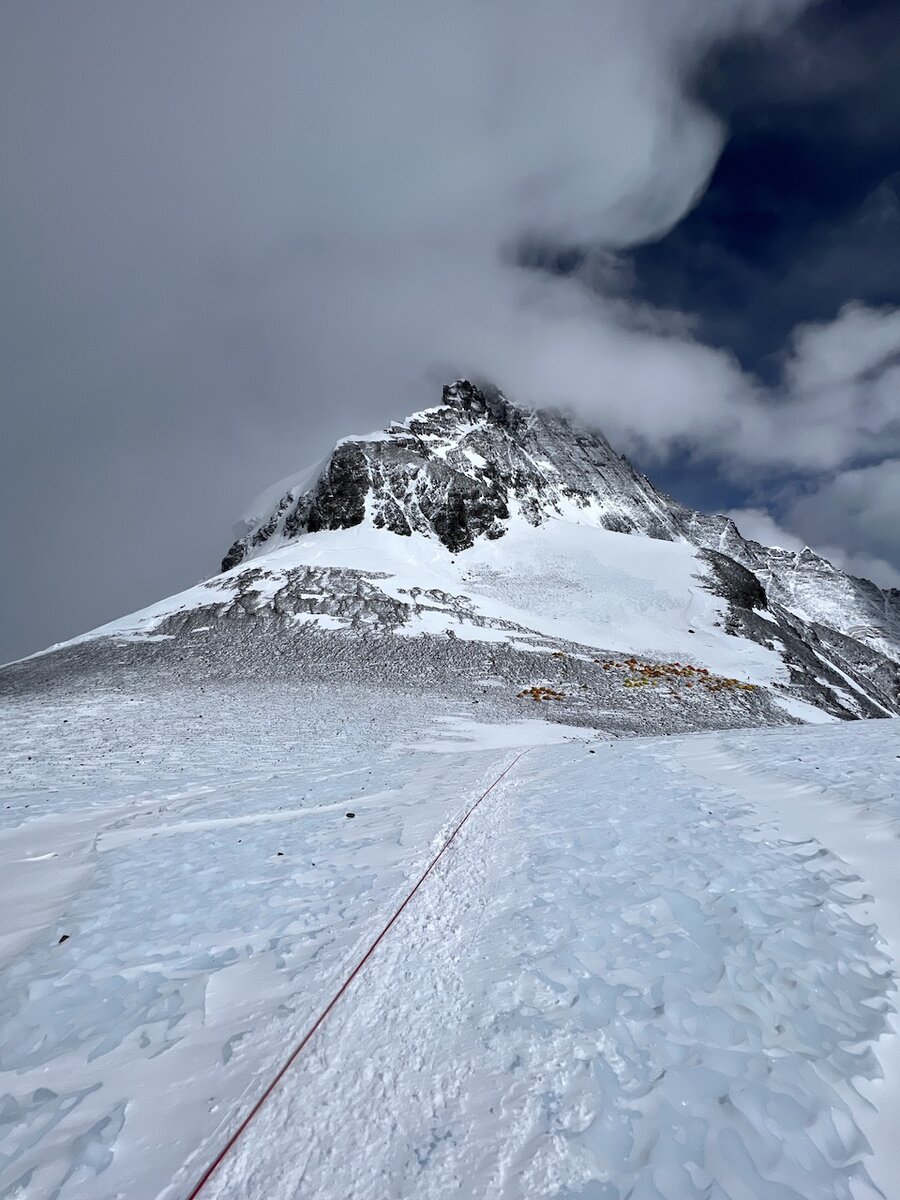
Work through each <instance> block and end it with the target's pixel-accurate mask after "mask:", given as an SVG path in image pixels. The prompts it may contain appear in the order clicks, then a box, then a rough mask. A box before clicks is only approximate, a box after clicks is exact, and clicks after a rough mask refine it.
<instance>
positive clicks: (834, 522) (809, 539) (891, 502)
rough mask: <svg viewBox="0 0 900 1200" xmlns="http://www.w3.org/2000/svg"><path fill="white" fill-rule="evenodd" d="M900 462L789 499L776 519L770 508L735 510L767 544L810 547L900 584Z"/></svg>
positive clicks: (746, 528) (748, 531) (848, 567)
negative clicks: (899, 513) (899, 516)
mask: <svg viewBox="0 0 900 1200" xmlns="http://www.w3.org/2000/svg"><path fill="white" fill-rule="evenodd" d="M898 512H900V462H897V461H896V460H895V461H890V462H883V463H879V464H878V465H877V466H873V467H865V468H862V469H859V470H851V471H846V472H842V473H841V474H839V475H837V476H835V477H833V478H832V479H829V480H826V481H822V482H819V483H818V484H816V485H814V487H813V490H811V491H810V492H808V493H807V494H805V495H803V496H801V497H799V498H795V499H794V500H793V501H791V502H789V503H788V504H787V505H786V506H785V507H784V511H783V512H782V513H781V515H780V516H779V518H778V519H777V520H776V518H775V517H774V516H773V515H772V513H770V512H769V511H768V510H767V509H763V508H759V507H749V508H740V509H732V510H730V511H729V512H728V513H726V516H729V517H731V519H732V520H733V521H734V523H735V525H737V527H738V529H739V530H740V531H741V533H742V534H743V535H744V537H747V538H752V539H753V540H754V541H757V542H760V543H761V544H762V545H764V546H780V547H782V548H783V549H785V550H793V551H800V550H802V549H803V548H804V547H805V546H809V547H810V548H811V549H812V550H814V551H815V552H816V553H817V554H820V555H821V556H822V557H823V558H827V559H828V560H829V561H830V562H833V563H834V564H835V565H836V566H838V567H840V568H841V570H843V571H847V572H849V574H851V575H859V576H862V578H864V579H871V580H873V581H874V582H875V583H877V584H878V585H879V586H880V587H884V588H892V587H893V588H900V570H898V569H897V566H896V564H897V563H898V562H900V528H898V521H897V513H898Z"/></svg>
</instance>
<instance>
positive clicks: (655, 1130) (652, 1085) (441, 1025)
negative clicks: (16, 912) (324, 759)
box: [173, 741, 896, 1200]
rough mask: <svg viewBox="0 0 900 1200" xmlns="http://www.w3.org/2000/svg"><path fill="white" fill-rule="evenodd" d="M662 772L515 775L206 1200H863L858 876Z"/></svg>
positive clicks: (632, 755)
mask: <svg viewBox="0 0 900 1200" xmlns="http://www.w3.org/2000/svg"><path fill="white" fill-rule="evenodd" d="M670 751H671V743H660V742H655V741H646V742H641V743H632V744H631V745H627V746H611V745H604V746H601V747H598V748H597V750H596V754H595V755H594V756H592V757H591V758H588V757H587V755H586V754H585V750H584V749H583V748H582V749H579V750H574V749H569V748H563V749H545V750H543V751H541V752H540V753H539V755H538V758H539V761H537V762H536V761H535V755H531V756H529V758H528V759H527V760H523V762H522V763H521V764H520V765H519V767H518V768H517V771H516V774H515V776H514V777H511V778H510V779H509V781H507V782H505V783H504V785H503V786H502V788H501V789H500V790H499V794H498V795H497V796H496V797H495V798H494V799H493V802H492V803H491V804H490V806H489V807H487V808H486V809H485V810H484V811H483V812H482V813H481V814H480V819H479V820H478V821H477V822H475V823H473V824H472V825H471V826H470V827H469V828H467V830H466V833H465V837H464V839H463V840H462V844H461V845H460V846H458V847H457V848H456V849H455V853H454V854H453V856H452V858H450V859H449V860H448V861H447V862H445V863H444V864H442V866H441V869H440V875H441V878H440V880H439V881H438V880H435V881H434V882H435V883H438V882H439V883H440V885H441V886H434V887H432V888H429V889H428V891H427V892H426V893H424V894H423V895H422V897H421V903H420V904H418V905H417V906H416V907H415V908H414V909H410V910H409V911H408V912H407V913H406V914H404V918H403V923H402V926H401V925H398V927H397V928H396V929H395V931H394V933H395V935H396V936H395V937H394V938H392V940H391V941H390V942H389V943H386V944H385V945H384V946H383V948H382V949H381V951H380V952H379V957H378V960H377V961H374V962H373V963H372V968H373V969H372V971H371V973H370V974H369V975H368V976H367V977H366V978H365V979H360V980H358V981H357V982H356V983H355V984H354V987H353V991H352V994H350V995H348V996H347V1003H346V1004H345V1005H343V1006H342V1008H341V1010H340V1011H339V1012H338V1011H336V1012H335V1013H334V1016H333V1021H332V1023H331V1025H330V1027H329V1028H328V1029H327V1030H326V1029H323V1030H322V1032H321V1037H320V1038H319V1039H318V1040H317V1042H316V1044H315V1045H314V1046H312V1047H311V1051H312V1053H311V1054H310V1055H309V1057H308V1058H307V1060H306V1061H305V1062H304V1063H299V1064H298V1069H297V1071H296V1073H295V1074H293V1075H292V1076H291V1077H290V1078H288V1079H287V1080H286V1081H285V1083H284V1085H283V1087H282V1090H281V1091H280V1093H276V1095H275V1096H273V1098H272V1103H271V1105H270V1107H269V1108H268V1109H267V1110H264V1112H263V1113H262V1114H261V1115H260V1117H259V1119H258V1123H257V1124H256V1125H255V1126H251V1128H250V1130H248V1132H247V1135H246V1137H245V1139H243V1141H242V1142H241V1143H240V1144H239V1146H238V1148H237V1150H236V1152H235V1153H234V1154H233V1156H231V1157H230V1159H229V1160H227V1161H226V1164H225V1166H224V1167H223V1168H222V1170H221V1173H220V1174H219V1175H218V1176H216V1177H214V1179H213V1181H212V1183H211V1185H210V1190H211V1194H212V1195H214V1196H217V1197H222V1198H224V1197H227V1196H233V1195H241V1196H247V1197H249V1198H250V1200H255V1198H256V1197H260V1198H262V1197H264V1196H266V1197H268V1196H279V1197H294V1196H297V1197H301V1196H316V1197H335V1198H337V1197H344V1196H351V1195H352V1196H354V1197H359V1198H360V1200H362V1198H368V1197H371V1198H373V1200H374V1198H375V1197H398V1198H399V1197H411V1196H416V1197H439V1196H448V1195H451V1194H456V1193H458V1192H459V1191H464V1192H466V1193H467V1194H471V1195H479V1196H480V1195H490V1196H497V1197H509V1198H510V1200H513V1198H514V1197H521V1196H529V1197H531V1196H553V1197H563V1196H566V1197H584V1198H587V1197H591V1198H594V1197H596V1198H598V1200H599V1198H600V1197H603V1198H604V1200H606V1198H607V1197H609V1198H613V1197H620V1196H621V1197H624V1196H634V1197H637V1196H641V1197H645V1198H648V1200H649V1198H650V1197H657V1198H665V1200H683V1198H685V1197H690V1196H697V1197H700V1196H704V1195H713V1194H714V1195H716V1196H717V1197H734V1198H736V1200H737V1198H741V1200H743V1198H745V1197H754V1198H758V1200H763V1198H765V1200H769V1198H776V1197H777V1198H778V1200H788V1198H789V1197H794V1198H797V1200H800V1198H804V1197H809V1196H811V1195H816V1196H822V1197H826V1196H828V1197H841V1196H848V1197H849V1196H853V1197H862V1196H874V1195H877V1194H878V1193H877V1191H876V1190H875V1188H874V1187H873V1186H872V1185H871V1183H870V1182H869V1181H868V1179H867V1175H866V1172H865V1170H864V1169H863V1168H862V1166H861V1164H860V1161H859V1160H860V1155H861V1153H862V1151H863V1150H864V1148H865V1140H864V1138H863V1136H862V1135H861V1134H860V1132H859V1130H858V1127H857V1124H856V1116H857V1115H858V1111H859V1103H858V1097H857V1096H856V1095H855V1093H854V1092H853V1090H852V1088H851V1087H850V1086H849V1080H850V1079H851V1077H854V1076H866V1075H873V1074H875V1073H876V1072H877V1065H876V1063H875V1060H874V1058H873V1056H872V1053H871V1051H870V1050H869V1049H868V1048H867V1047H866V1046H865V1044H864V1043H865V1041H866V1039H867V1038H871V1037H873V1036H875V1035H877V1034H878V1033H879V1032H880V1031H881V1030H882V1029H883V1028H884V1017H883V1014H884V1011H885V1009H886V1003H885V999H884V997H885V993H886V991H887V990H888V988H889V985H890V980H889V973H888V972H889V965H888V962H887V960H886V958H885V956H884V954H883V952H882V950H881V949H880V948H879V946H878V944H877V938H876V935H875V931H874V929H873V928H872V927H871V926H866V925H860V924H859V923H858V922H857V920H856V919H855V915H854V914H855V913H856V912H857V911H858V908H859V900H858V897H857V896H856V895H855V892H854V887H853V880H854V877H853V875H852V874H848V872H847V871H846V869H845V867H844V866H843V864H842V863H841V862H840V861H839V860H837V859H835V858H834V857H833V856H832V855H830V854H828V853H827V852H826V851H824V850H821V851H820V850H817V849H815V848H811V847H810V846H809V844H808V843H807V844H804V845H800V846H798V845H797V844H795V843H791V842H782V841H778V842H772V843H764V842H760V840H759V838H758V836H757V832H756V831H757V826H758V822H757V821H756V819H755V818H754V816H753V814H752V813H750V812H749V811H748V810H747V809H746V807H745V806H735V805H734V804H733V803H730V804H725V805H724V808H723V805H722V796H721V793H720V792H719V791H718V790H714V789H712V788H709V787H708V786H704V785H702V784H701V785H699V786H698V783H697V780H696V777H695V778H694V779H690V780H688V779H684V778H682V779H680V780H679V779H678V774H679V773H678V772H677V771H676V772H674V773H669V769H668V758H669V754H670ZM895 1114H896V1108H895ZM709 1189H712V1191H709ZM173 1194H174V1193H173ZM888 1194H889V1193H888Z"/></svg>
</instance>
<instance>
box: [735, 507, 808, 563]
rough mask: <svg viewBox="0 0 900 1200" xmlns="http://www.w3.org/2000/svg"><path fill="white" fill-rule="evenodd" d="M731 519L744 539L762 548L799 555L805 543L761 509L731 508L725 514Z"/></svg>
mask: <svg viewBox="0 0 900 1200" xmlns="http://www.w3.org/2000/svg"><path fill="white" fill-rule="evenodd" d="M725 516H726V517H731V519H732V521H734V523H735V525H737V527H738V529H739V530H740V532H741V533H742V534H743V536H744V537H745V538H749V539H750V540H751V541H754V542H759V543H760V545H762V546H778V547H780V549H782V550H793V551H794V552H795V553H799V552H800V551H801V550H803V549H805V547H806V545H807V543H806V542H805V541H803V539H802V538H798V537H797V536H796V535H795V534H793V533H789V532H788V530H786V529H785V528H783V526H781V525H779V523H778V522H777V521H776V520H775V518H774V517H773V516H772V514H771V513H770V512H767V511H766V509H763V508H732V509H729V511H728V512H726V513H725Z"/></svg>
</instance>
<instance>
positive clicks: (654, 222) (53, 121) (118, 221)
mask: <svg viewBox="0 0 900 1200" xmlns="http://www.w3.org/2000/svg"><path fill="white" fill-rule="evenodd" d="M897 8H898V6H897V5H896V4H889V3H885V2H882V0H866V2H865V3H862V0H859V2H854V0H819V3H814V2H805V0H560V2H559V3H556V2H554V3H550V2H549V0H548V2H547V3H546V4H537V3H535V4H526V3H522V2H521V0H516V2H512V0H477V2H476V0H456V2H454V3H449V4H448V3H446V2H440V3H439V2H438V0H422V2H421V3H416V4H411V3H408V2H407V0H355V2H353V3H349V2H344V0H290V2H288V0H280V2H273V0H253V2H252V3H251V2H250V0H246V2H245V3H236V2H232V0H216V2H214V3H212V2H208V0H193V2H192V3H191V4H184V3H182V2H181V0H153V2H152V3H148V2H147V0H141V2H138V0H89V2H88V3H84V4H77V5H76V4H71V3H69V2H68V0H44V2H40V0H39V2H34V0H4V3H3V5H2V6H0V155H2V158H0V161H2V163H3V170H2V178H0V230H2V246H3V270H2V276H0V303H2V321H0V354H2V363H3V383H4V392H3V437H2V451H0V453H2V464H0V487H2V512H3V520H2V539H3V542H2V546H0V554H2V559H0V561H2V562H3V564H4V575H5V579H4V586H3V600H4V611H3V620H2V626H0V660H2V659H9V658H12V657H15V656H18V655H21V654H26V653H29V652H31V651H33V650H36V649H39V648H41V647H43V646H45V645H47V644H48V643H50V642H53V641H58V640H61V639H63V638H66V637H69V636H72V635H74V634H76V633H79V632H81V631H83V630H85V629H87V628H89V627H91V626H94V625H97V624H100V623H101V622H103V621H106V620H109V619H112V618H114V617H116V616H118V615H121V614H122V613H124V612H127V611H129V610H131V609H134V608H136V607H139V606H141V605H143V604H146V603H149V602H151V601H152V600H154V599H157V598H159V597H161V596H163V595H166V594H168V593H171V592H173V591H176V590H178V589H179V588H181V587H184V586H187V585H189V584H190V583H192V582H194V581H195V580H196V579H198V578H201V577H203V576H205V575H207V574H210V573H212V572H213V571H215V570H216V569H217V564H218V562H219V560H220V558H221V555H222V554H223V552H224V550H225V549H226V548H227V546H228V543H229V541H230V532H231V525H232V523H233V522H234V521H235V520H236V519H237V518H238V516H239V515H240V513H241V511H242V510H243V508H244V507H245V506H246V504H247V503H248V501H250V500H251V499H252V497H253V496H254V495H255V494H256V493H258V492H259V491H261V490H263V489H264V488H265V487H267V486H268V485H269V484H271V483H272V482H273V481H275V480H277V479H279V478H281V477H282V476H285V475H287V474H289V473H291V472H293V471H296V470H297V469H298V468H299V467H301V466H303V465H305V464H306V463H308V462H311V461H315V460H316V459H317V458H320V457H322V455H323V454H324V453H326V452H327V450H328V448H329V447H330V445H331V444H332V443H333V442H334V441H335V439H336V438H338V437H341V436H344V435H347V434H349V433H354V432H364V431H366V430H368V429H370V428H374V427H377V426H380V425H382V424H384V423H385V422H386V421H389V420H390V419H393V418H399V417H402V416H404V415H406V414H407V413H408V412H409V411H411V410H413V409H414V408H416V407H424V406H426V405H428V404H431V403H433V402H434V401H435V399H436V397H437V395H438V394H439V387H440V384H441V382H442V381H443V380H444V379H446V378H448V377H450V376H455V375H457V374H462V373H467V372H477V373H480V374H482V375H488V376H490V377H492V378H493V379H495V380H496V382H497V383H498V384H499V385H500V386H501V387H503V388H504V389H505V390H506V391H507V392H508V394H509V395H510V396H512V397H513V398H518V399H520V400H523V401H525V402H529V403H538V404H542V403H555V404H562V405H567V406H570V407H572V408H574V409H575V410H577V411H578V412H580V413H581V414H582V415H583V416H584V417H586V418H587V419H589V420H590V421H592V422H594V423H596V424H598V425H600V426H601V427H602V428H603V429H604V430H605V431H606V432H607V434H608V435H609V436H610V437H611V438H612V439H613V440H614V441H615V442H616V443H617V444H618V445H619V446H620V447H621V448H622V449H623V450H625V451H627V452H629V453H631V454H632V455H634V456H635V457H636V458H637V460H638V461H639V462H640V463H641V465H642V466H643V467H644V469H646V470H648V471H649V472H650V473H651V474H653V475H654V477H655V478H657V479H658V480H660V481H661V482H663V484H664V485H667V486H669V487H670V488H671V489H672V490H674V491H675V492H676V494H678V495H680V496H681V497H682V498H684V499H686V500H689V501H692V502H697V503H702V504H703V505H705V506H706V507H711V508H717V509H720V510H730V511H734V512H736V513H737V514H738V520H739V524H741V525H742V527H743V528H744V530H745V532H747V533H748V534H750V535H753V536H763V537H764V538H765V539H766V540H779V541H780V542H781V543H782V544H785V543H788V544H791V545H793V544H798V545H800V544H803V542H805V541H808V542H810V543H811V544H812V545H814V546H815V547H816V548H818V549H821V550H823V551H824V552H826V553H828V554H829V555H831V556H833V557H834V558H835V559H836V560H837V561H839V562H841V563H842V564H844V565H846V566H848V567H849V568H850V569H854V570H857V571H859V572H862V573H867V574H871V575H872V577H873V578H876V580H877V581H878V582H880V583H882V584H883V585H892V586H896V585H900V531H898V525H900V523H898V522H897V520H896V513H897V511H898V508H900V471H898V456H900V400H898V382H900V365H898V364H900V267H898V263H900V255H898V253H897V251H898V230H900V203H898V192H897V187H898V182H900V161H898V157H897V155H898V147H900V105H898V101H897V90H896V87H895V80H896V77H897V71H898V68H900V61H898V60H900V25H898V14H897Z"/></svg>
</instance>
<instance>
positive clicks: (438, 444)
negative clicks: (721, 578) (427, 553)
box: [222, 379, 682, 570]
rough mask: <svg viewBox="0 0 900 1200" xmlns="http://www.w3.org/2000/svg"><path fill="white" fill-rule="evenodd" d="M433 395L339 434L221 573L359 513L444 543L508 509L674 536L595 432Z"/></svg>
mask: <svg viewBox="0 0 900 1200" xmlns="http://www.w3.org/2000/svg"><path fill="white" fill-rule="evenodd" d="M441 399H442V403H441V404H440V406H438V407H435V408H429V409H425V410H423V411H421V412H417V413H414V414H413V415H412V416H411V417H409V418H408V419H407V420H406V421H404V422H403V423H401V424H394V425H392V426H391V428H390V429H388V430H385V431H383V432H379V433H375V434H369V435H367V436H365V437H361V438H358V437H352V438H345V439H343V440H342V441H340V442H339V443H338V444H337V446H336V447H335V449H334V451H333V452H332V454H331V456H330V457H329V458H328V459H327V461H326V462H325V463H324V464H323V465H322V467H321V469H320V470H319V472H318V474H317V475H316V477H315V478H314V479H313V480H309V479H307V480H305V481H304V484H305V486H302V485H301V486H297V487H294V488H292V489H289V490H288V491H286V492H285V494H284V495H282V496H281V497H280V498H279V499H278V501H277V502H276V503H274V504H273V505H272V506H271V507H270V509H269V511H267V512H264V513H262V514H261V515H260V516H259V517H258V518H257V519H256V520H255V521H254V522H253V523H251V524H250V526H249V527H248V528H246V530H245V531H244V532H242V536H241V537H239V538H238V540H237V541H235V542H234V544H233V545H232V546H231V547H230V549H229V551H228V553H227V555H226V556H225V559H224V561H223V564H222V569H223V570H229V569H230V568H232V567H234V566H237V565H238V563H241V562H243V561H245V560H246V559H248V558H253V557H256V556H258V555H259V554H264V553H269V552H270V551H271V550H272V549H275V548H276V547H277V546H279V545H283V544H284V543H286V542H288V541H290V540H291V539H293V538H296V537H298V536H301V535H303V534H306V533H315V532H319V531H321V530H325V529H347V528H350V527H352V526H354V525H359V524H361V523H363V522H369V523H370V524H371V525H373V526H374V527H375V528H377V529H387V530H389V531H390V532H391V533H395V534H399V535H401V536H408V535H410V534H412V533H422V534H425V535H426V536H429V537H436V538H437V539H438V540H439V541H440V542H441V543H443V545H444V546H446V547H447V548H448V549H449V550H452V551H453V552H458V551H460V550H465V549H468V548H469V547H471V546H472V545H473V544H474V542H475V540H476V539H477V538H478V537H482V536H483V537H487V538H499V537H502V536H503V534H504V532H505V529H506V523H507V522H508V520H509V518H510V515H511V513H513V512H515V513H519V514H521V515H522V516H523V517H524V518H525V520H526V521H528V522H529V523H530V524H532V525H537V524H539V523H540V522H541V521H542V520H544V519H546V518H547V517H549V516H555V517H560V516H566V517H568V518H569V519H570V520H575V521H576V522H578V523H586V524H592V525H597V526H600V527H602V528H606V529H611V530H613V531H616V532H619V533H642V534H645V535H647V536H650V537H656V538H663V539H665V540H671V539H673V538H677V537H680V536H681V532H682V531H681V528H680V525H679V522H678V521H677V519H673V514H672V512H671V511H670V509H671V502H670V501H668V500H667V499H666V498H665V497H663V496H661V495H660V494H659V493H658V492H656V490H655V488H653V486H652V485H651V484H650V483H649V481H648V480H646V479H644V478H643V477H642V476H640V475H638V473H637V472H636V471H635V470H634V468H633V467H632V466H631V464H630V463H629V462H628V461H627V460H626V459H624V458H620V457H619V456H618V455H617V454H616V453H615V452H614V451H613V450H612V448H611V447H610V445H609V443H608V442H607V441H606V439H605V438H604V437H603V436H602V435H601V434H599V433H594V432H589V431H588V430H583V429H578V428H576V427H574V426H573V425H571V424H570V423H569V422H568V421H567V420H566V418H564V417H562V416H560V415H558V414H556V413H548V412H532V411H528V410H525V409H521V408H519V407H517V406H516V405H515V404H513V403H511V402H510V401H509V400H508V399H507V398H506V397H505V396H504V395H503V393H502V392H500V391H499V390H498V389H497V388H494V387H491V386H489V385H481V386H476V385H475V384H473V383H471V382H469V381H468V380H463V379H460V380H457V381H456V382H455V383H452V384H449V385H448V386H446V387H445V388H444V389H443V394H442V397H441Z"/></svg>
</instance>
